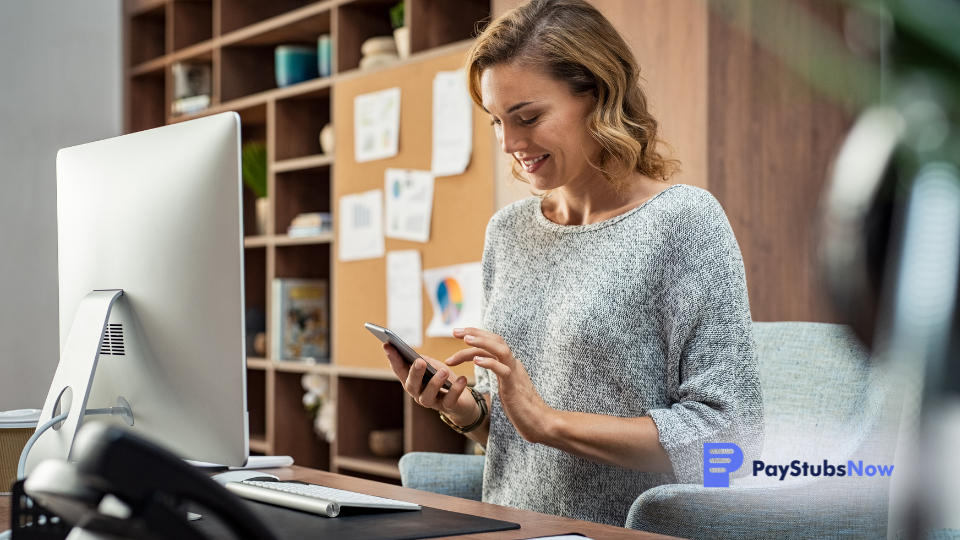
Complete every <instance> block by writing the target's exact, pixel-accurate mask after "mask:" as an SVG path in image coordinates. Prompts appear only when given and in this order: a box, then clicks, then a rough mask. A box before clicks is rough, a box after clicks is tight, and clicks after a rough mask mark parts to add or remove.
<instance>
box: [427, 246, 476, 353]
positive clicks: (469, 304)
mask: <svg viewBox="0 0 960 540" xmlns="http://www.w3.org/2000/svg"><path fill="white" fill-rule="evenodd" d="M423 284H424V286H425V287H426V290H427V296H429V297H430V306H431V307H432V308H433V316H432V317H431V319H430V325H429V326H427V336H429V337H452V336H453V329H454V328H464V327H467V326H473V327H477V328H479V327H480V326H481V323H482V320H481V309H482V307H483V270H482V267H481V265H480V263H478V262H476V263H467V264H456V265H453V266H445V267H442V268H431V269H429V270H424V271H423Z"/></svg>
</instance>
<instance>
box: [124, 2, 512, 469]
mask: <svg viewBox="0 0 960 540" xmlns="http://www.w3.org/2000/svg"><path fill="white" fill-rule="evenodd" d="M397 1H398V0H326V1H320V2H316V1H309V0H125V1H124V34H125V35H124V41H125V59H124V62H125V63H124V66H125V69H124V72H125V76H124V82H125V115H124V116H125V131H126V132H128V133H130V132H135V131H141V130H144V129H151V128H155V127H160V126H163V125H167V124H171V123H176V122H180V121H184V120H189V119H193V118H197V117H200V116H205V115H210V114H216V113H220V112H224V111H236V112H237V113H239V115H240V118H241V124H242V137H243V139H244V142H247V141H254V140H260V141H263V142H265V143H266V145H267V154H268V164H269V167H268V170H269V172H268V191H269V198H270V207H271V214H270V215H271V219H270V220H269V223H268V224H267V231H266V234H264V235H256V234H255V231H256V222H255V216H254V202H255V200H254V196H253V194H252V193H250V192H247V191H246V190H245V193H244V230H245V233H246V236H245V238H244V247H245V273H246V301H247V307H248V308H250V307H255V308H258V309H260V310H262V311H263V312H264V313H268V307H269V306H270V289H271V287H270V283H271V282H272V280H273V279H274V278H276V277H280V278H287V277H297V278H321V279H326V280H328V281H329V282H330V283H331V287H330V290H331V296H332V302H331V321H332V328H331V332H330V335H331V339H332V345H333V349H332V350H333V356H334V357H333V358H332V359H331V363H329V364H313V365H310V364H302V363H294V362H279V361H276V359H272V358H254V357H250V358H248V359H247V370H248V371H247V373H248V377H247V387H248V408H249V415H250V449H251V451H252V452H254V453H262V454H289V455H291V456H293V457H294V459H295V460H296V462H297V463H298V464H300V465H305V466H310V467H315V468H320V469H326V470H334V471H339V472H343V473H347V474H354V475H357V476H361V477H368V478H375V479H380V480H387V481H394V482H396V481H397V480H398V479H399V471H398V468H397V459H396V458H378V457H375V456H373V455H371V454H370V451H369V448H368V447H367V436H368V434H369V431H370V430H371V429H386V428H403V429H404V448H405V451H413V450H432V451H446V452H461V451H463V448H464V446H465V440H464V438H463V437H462V436H460V435H457V434H456V433H454V432H453V431H451V430H449V429H448V428H447V427H446V426H445V425H443V424H442V423H441V422H440V420H439V418H438V417H437V415H436V414H435V412H433V411H428V410H426V409H423V408H421V407H419V406H416V405H415V404H413V403H412V400H410V399H409V398H408V397H407V396H406V394H405V393H404V392H403V390H402V387H401V385H400V383H399V382H398V381H396V379H395V377H394V376H393V374H392V372H390V371H389V370H388V369H385V368H386V364H385V363H383V362H380V363H379V364H376V365H379V366H380V367H370V366H371V365H374V364H372V363H371V361H370V359H369V358H361V359H357V358H354V356H355V355H354V354H353V353H350V354H345V355H344V356H343V357H337V350H338V349H337V340H338V339H343V337H342V332H341V331H340V329H338V317H339V315H338V309H341V308H340V307H338V306H341V305H342V304H338V298H337V295H338V294H342V289H341V287H340V281H339V278H338V276H337V272H338V271H337V270H336V268H337V266H338V264H342V263H335V260H334V259H335V254H336V250H335V248H336V237H335V235H334V234H332V233H331V234H325V235H320V236H315V237H308V238H291V237H289V236H287V235H286V234H285V231H286V227H287V225H288V224H289V223H290V220H291V219H292V218H293V217H294V216H295V215H296V214H298V213H301V212H313V211H317V212H333V211H334V209H335V206H336V205H335V199H334V196H335V194H338V195H339V194H342V193H346V192H352V191H356V190H355V189H353V186H354V182H355V180H356V179H355V177H354V175H353V173H352V172H351V170H350V169H349V168H348V167H343V168H338V167H339V166H338V164H337V163H336V160H337V158H336V157H335V156H333V155H324V154H323V153H322V152H321V148H320V144H319V140H318V136H319V132H320V129H321V128H322V127H323V126H324V125H325V124H326V123H328V122H333V123H334V126H335V132H336V139H337V145H338V151H339V149H340V148H342V147H343V146H342V145H344V144H346V142H347V141H345V138H348V137H349V136H350V134H351V133H350V132H348V131H347V130H346V129H345V126H344V125H343V123H345V122H352V118H350V117H344V118H342V120H341V124H338V123H337V122H335V121H334V109H335V107H334V103H335V101H337V102H344V103H345V102H346V101H344V100H350V99H352V95H347V93H349V92H352V91H354V90H355V89H356V88H359V86H357V84H358V82H360V83H362V82H363V81H364V80H367V79H368V78H370V77H374V78H376V77H381V78H382V77H383V76H384V74H385V73H386V72H388V71H390V70H397V71H400V72H402V71H403V70H408V71H410V70H412V72H416V73H419V72H418V71H417V70H419V69H421V67H422V66H424V65H428V64H429V65H430V66H433V65H434V64H436V61H437V60H438V59H440V60H444V59H447V58H449V57H451V56H452V57H456V56H457V55H460V56H461V57H462V54H463V53H464V52H465V51H466V49H467V47H468V46H469V43H470V40H471V39H472V34H473V32H474V29H475V27H476V24H477V22H479V21H482V20H484V19H486V18H487V17H488V16H489V13H490V1H489V0H457V1H456V2H450V1H447V0H406V2H407V10H406V13H407V15H406V17H407V21H406V23H407V25H408V26H410V27H411V30H412V35H413V38H412V43H411V51H412V55H411V57H410V58H409V59H407V60H403V61H399V62H397V63H395V64H392V65H390V66H384V67H380V68H374V69H370V70H363V71H361V70H359V69H358V65H359V62H360V45H361V44H362V43H363V41H364V40H366V39H368V38H370V37H373V36H379V35H389V34H391V28H390V24H389V14H388V11H389V8H390V7H391V6H393V5H395V4H396V3H397ZM326 33H329V34H331V37H332V39H333V75H332V76H330V77H326V78H318V79H313V80H310V81H306V82H303V83H300V84H296V85H293V86H288V87H285V88H277V86H276V82H275V76H274V64H273V55H274V48H275V47H276V46H278V45H282V44H310V45H314V46H315V45H316V41H317V38H318V36H320V35H321V34H326ZM178 61H204V62H209V63H210V64H211V67H212V75H213V93H212V96H211V106H210V108H208V109H206V110H204V111H203V112H201V113H198V114H193V115H185V116H172V115H171V112H170V111H171V102H172V100H173V97H172V96H173V77H172V73H171V65H172V64H173V63H175V62H178ZM444 61H446V60H444ZM431 62H433V64H431ZM441 63H442V62H441ZM447 63H450V62H449V61H448V62H447ZM436 65H439V64H436ZM455 67H456V66H455V65H454V66H453V68H455ZM431 69H434V68H433V67H431ZM418 76H420V75H418ZM422 76H423V77H428V78H432V75H430V74H429V73H424V74H423V75H422ZM351 81H352V82H351ZM346 83H349V84H346ZM360 86H363V85H362V84H360ZM338 91H339V92H341V94H338ZM344 116H347V115H344ZM422 121H423V122H424V123H425V124H426V125H427V126H429V123H430V121H429V117H427V118H425V119H423V120H422ZM350 129H351V130H352V127H351V128H350ZM426 133H427V135H429V128H427V131H426ZM401 140H402V142H401V145H404V144H406V142H404V139H403V138H402V139H401ZM351 144H352V142H351ZM480 144H481V145H487V141H486V140H483V141H481V142H480ZM487 146H491V148H492V145H487ZM351 148H352V147H351ZM487 150H489V149H487ZM404 152H406V150H404ZM407 157H408V158H409V157H410V155H409V154H408V155H407ZM474 160H475V162H479V163H480V165H481V166H482V167H483V170H482V171H481V172H480V173H479V175H478V177H481V178H486V181H487V182H489V184H490V185H487V186H484V190H485V191H483V193H485V194H487V195H483V196H481V199H483V197H487V198H489V199H491V204H490V205H489V206H490V207H489V209H484V211H482V212H480V213H478V214H477V216H479V217H478V218H477V219H475V221H478V223H476V224H472V227H473V228H475V229H478V230H480V231H481V236H480V242H481V245H482V229H483V227H484V226H485V224H486V219H485V218H484V217H483V216H486V218H488V217H489V215H490V214H492V212H493V205H492V195H489V193H492V189H493V188H492V183H493V174H492V172H491V173H489V174H487V173H488V172H489V171H491V170H492V166H493V163H492V161H493V160H492V159H491V158H490V154H489V152H486V151H484V152H479V153H477V152H475V156H474ZM415 161H416V162H417V163H410V164H407V165H405V166H408V167H411V168H413V167H414V166H416V167H417V168H424V167H425V168H429V154H427V156H426V163H427V165H426V166H424V165H422V162H423V159H421V158H420V157H418V158H417V159H416V160H415ZM390 166H396V165H390ZM471 167H474V165H471ZM341 169H342V170H341ZM343 171H346V172H343ZM380 185H381V187H382V173H381V176H380ZM457 189H460V188H457ZM474 191H476V189H475V188H474ZM487 192H489V193H487ZM484 200H485V199H484ZM436 219H437V218H435V223H437V225H435V228H436V227H437V226H442V225H440V224H439V222H438V221H436ZM334 221H336V220H334ZM474 244H476V242H473V243H472V244H470V247H471V249H475V246H474ZM411 247H416V246H411ZM396 248H397V247H390V244H389V243H388V249H396ZM474 259H475V260H478V259H479V252H477V254H476V257H475V258H474ZM462 262H467V260H463V261H462ZM381 264H382V262H381ZM425 264H426V255H425ZM425 267H426V266H425ZM344 273H345V274H346V272H345V271H344ZM349 279H350V276H349V275H345V276H344V278H343V281H349ZM371 294H373V293H371ZM377 302H379V304H378V305H382V304H383V302H384V300H383V299H382V298H381V299H379V300H378V301H377ZM426 311H429V307H427V308H426ZM268 320H269V316H268ZM268 326H269V324H268ZM267 331H268V333H269V332H270V331H271V329H270V328H269V327H268V329H267ZM448 341H453V340H448ZM445 346H446V347H447V348H449V347H450V344H449V343H448V344H446V345H445ZM369 348H370V349H371V350H372V353H373V354H377V353H378V351H377V350H376V347H375V345H370V347H369ZM251 353H252V351H251ZM426 354H429V352H426ZM463 371H464V372H467V371H466V370H463ZM305 373H316V374H321V375H326V376H329V377H330V382H331V389H332V399H333V400H334V402H335V403H336V405H337V413H338V414H337V420H338V421H337V437H336V441H335V442H334V443H333V444H328V443H326V442H325V441H323V440H321V439H320V438H319V437H318V436H317V435H316V434H315V433H314V430H313V426H312V423H311V420H310V418H309V417H308V416H307V414H306V412H305V411H304V407H303V404H302V397H303V394H304V391H303V390H302V388H301V382H300V381H301V377H302V376H303V375H304V374H305Z"/></svg>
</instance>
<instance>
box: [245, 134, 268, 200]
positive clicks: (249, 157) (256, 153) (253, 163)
mask: <svg viewBox="0 0 960 540" xmlns="http://www.w3.org/2000/svg"><path fill="white" fill-rule="evenodd" d="M240 163H241V166H242V168H243V183H244V184H246V186H247V187H248V188H250V190H251V191H253V192H254V193H255V194H256V196H257V197H266V196H267V145H265V144H264V143H262V142H259V141H254V142H249V143H247V144H245V145H243V151H242V153H241V156H240Z"/></svg>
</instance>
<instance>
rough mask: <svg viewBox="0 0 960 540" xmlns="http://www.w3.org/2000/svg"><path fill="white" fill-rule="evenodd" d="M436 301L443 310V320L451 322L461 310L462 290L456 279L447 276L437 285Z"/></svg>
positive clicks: (446, 322)
mask: <svg viewBox="0 0 960 540" xmlns="http://www.w3.org/2000/svg"><path fill="white" fill-rule="evenodd" d="M437 301H438V302H439V303H440V309H441V311H442V312H443V322H444V323H445V324H453V323H454V322H455V321H456V320H457V319H458V318H459V317H460V312H461V311H462V310H463V291H462V290H461V289H460V284H459V283H457V280H455V279H453V278H451V277H448V278H446V279H444V280H443V281H441V282H440V284H439V285H438V286H437Z"/></svg>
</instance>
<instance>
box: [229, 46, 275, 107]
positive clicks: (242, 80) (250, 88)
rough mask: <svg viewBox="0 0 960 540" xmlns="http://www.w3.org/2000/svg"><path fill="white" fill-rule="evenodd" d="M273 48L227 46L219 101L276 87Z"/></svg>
mask: <svg viewBox="0 0 960 540" xmlns="http://www.w3.org/2000/svg"><path fill="white" fill-rule="evenodd" d="M273 49H274V48H273V47H271V46H263V45H259V46H250V47H224V48H222V49H221V50H220V100H221V101H223V102H227V101H230V100H234V99H238V98H242V97H244V96H249V95H251V94H257V93H260V92H264V91H267V90H272V89H274V88H276V87H277V79H276V75H275V74H274V70H273Z"/></svg>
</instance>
